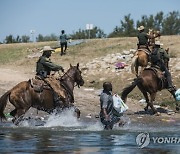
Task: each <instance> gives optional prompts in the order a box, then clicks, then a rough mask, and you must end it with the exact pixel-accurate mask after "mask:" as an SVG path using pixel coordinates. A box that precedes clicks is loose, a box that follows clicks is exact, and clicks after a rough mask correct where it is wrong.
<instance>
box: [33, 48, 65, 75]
mask: <svg viewBox="0 0 180 154" xmlns="http://www.w3.org/2000/svg"><path fill="white" fill-rule="evenodd" d="M52 51H54V49H52V48H51V47H50V46H44V48H43V54H42V56H41V57H39V60H38V61H37V64H36V75H38V76H40V77H41V78H46V77H47V75H50V72H51V71H59V70H61V71H62V72H64V69H63V67H62V66H59V65H56V64H54V63H53V62H51V60H50V57H51V54H52Z"/></svg>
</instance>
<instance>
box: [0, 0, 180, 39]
mask: <svg viewBox="0 0 180 154" xmlns="http://www.w3.org/2000/svg"><path fill="white" fill-rule="evenodd" d="M160 11H163V12H164V14H165V15H167V14H168V13H169V12H172V11H180V0H0V29H1V30H0V41H1V42H2V41H3V40H4V39H5V37H6V36H7V35H10V34H12V35H13V36H17V35H20V36H22V35H29V36H31V35H30V30H35V36H36V35H38V34H43V35H50V34H52V33H53V34H55V35H59V34H60V31H61V30H62V29H64V30H65V31H66V33H67V34H72V33H73V31H77V30H78V29H79V28H81V29H85V28H86V24H93V25H95V26H97V27H99V28H101V29H102V30H104V32H105V33H106V34H108V33H110V32H112V31H113V29H114V28H115V26H119V25H120V21H121V20H123V18H124V16H125V15H128V14H131V18H133V19H134V21H137V20H138V19H141V16H142V15H147V16H149V15H150V14H153V15H156V14H157V13H158V12H160Z"/></svg>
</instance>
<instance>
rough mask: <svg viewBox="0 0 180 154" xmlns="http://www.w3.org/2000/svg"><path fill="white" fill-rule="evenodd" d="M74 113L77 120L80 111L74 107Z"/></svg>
mask: <svg viewBox="0 0 180 154" xmlns="http://www.w3.org/2000/svg"><path fill="white" fill-rule="evenodd" d="M74 112H75V113H76V116H77V118H78V119H79V118H80V116H81V111H80V110H79V109H78V108H77V107H74Z"/></svg>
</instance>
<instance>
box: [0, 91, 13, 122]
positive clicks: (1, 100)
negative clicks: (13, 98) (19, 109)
mask: <svg viewBox="0 0 180 154" xmlns="http://www.w3.org/2000/svg"><path fill="white" fill-rule="evenodd" d="M10 93H11V91H10V90H9V91H7V92H6V93H5V94H4V95H2V96H1V98H0V119H1V120H2V119H5V120H6V117H5V115H4V113H3V111H4V109H5V107H6V104H7V99H8V96H9V95H10Z"/></svg>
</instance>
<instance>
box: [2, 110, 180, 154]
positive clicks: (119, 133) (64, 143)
mask: <svg viewBox="0 0 180 154" xmlns="http://www.w3.org/2000/svg"><path fill="white" fill-rule="evenodd" d="M126 118H127V117H126ZM126 120H127V119H126ZM142 132H148V133H149V136H150V137H151V139H150V142H149V144H148V145H147V146H145V147H143V148H139V147H138V146H139V145H138V144H137V142H136V138H137V136H138V134H139V133H142ZM152 137H161V138H162V137H178V138H180V135H179V130H178V129H176V128H161V127H159V128H156V127H153V126H144V125H133V124H132V123H131V122H128V123H127V124H126V125H125V126H124V127H122V128H119V127H117V126H115V128H114V129H113V130H112V131H104V130H103V127H102V125H101V123H100V122H99V121H90V120H86V121H84V120H82V119H81V120H77V119H76V118H75V117H74V116H73V114H72V112H68V113H66V115H63V114H61V115H52V116H50V117H49V118H48V119H46V120H45V123H44V125H43V126H35V125H34V123H32V121H24V122H23V123H21V126H14V125H13V124H12V123H10V122H6V123H0V149H1V152H6V153H13V152H21V153H38V152H62V153H122V152H123V153H152V152H157V153H169V152H170V153H180V150H179V149H180V148H179V144H167V143H154V142H153V138H152ZM155 139H156V138H155ZM160 142H161V140H160ZM142 144H145V142H144V143H142Z"/></svg>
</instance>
